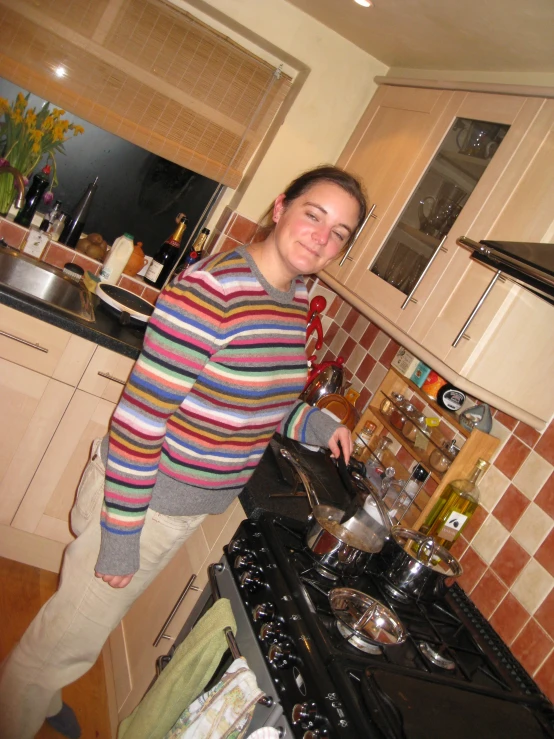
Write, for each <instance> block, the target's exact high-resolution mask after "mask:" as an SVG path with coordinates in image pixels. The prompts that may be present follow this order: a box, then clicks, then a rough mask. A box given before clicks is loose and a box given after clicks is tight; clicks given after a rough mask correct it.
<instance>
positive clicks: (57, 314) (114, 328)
mask: <svg viewBox="0 0 554 739" xmlns="http://www.w3.org/2000/svg"><path fill="white" fill-rule="evenodd" d="M0 303H3V304H4V305H7V306H9V307H10V308H14V309H15V310H20V311H21V312H22V313H27V314H28V315H30V316H34V317H35V318H39V319H40V320H41V321H46V323H50V324H52V325H53V326H57V327H58V328H62V329H64V330H65V331H69V332H70V333H72V334H76V335H77V336H81V337H82V338H83V339H88V341H92V342H94V343H95V344H98V345H99V346H105V347H106V348H107V349H111V350H112V351H114V352H117V353H118V354H123V355H124V356H126V357H130V358H131V359H136V358H137V357H138V355H139V354H140V350H141V348H142V342H143V341H144V330H142V329H135V328H130V327H128V326H122V325H121V324H120V323H119V322H118V320H117V318H115V317H114V316H113V315H112V314H110V313H109V312H108V311H107V310H106V309H105V308H104V306H103V304H102V303H101V302H100V301H99V300H98V298H97V297H96V296H94V295H93V296H92V304H93V307H94V316H95V320H94V321H93V322H89V321H85V320H83V319H81V318H78V317H77V316H73V315H71V314H69V313H65V312H64V311H62V310H59V309H57V308H56V307H54V306H50V305H47V304H46V303H43V302H42V301H41V300H38V299H36V298H33V297H32V296H31V295H26V294H25V293H21V292H19V291H17V290H12V289H11V288H9V287H8V286H7V285H2V284H0Z"/></svg>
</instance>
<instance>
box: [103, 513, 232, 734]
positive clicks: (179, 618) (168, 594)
mask: <svg viewBox="0 0 554 739" xmlns="http://www.w3.org/2000/svg"><path fill="white" fill-rule="evenodd" d="M245 517H246V516H245V513H244V510H243V508H242V506H241V504H240V502H239V501H238V500H237V501H236V502H235V503H233V504H232V505H231V506H230V507H229V509H228V510H227V511H225V513H222V514H220V515H218V516H208V517H207V518H206V519H205V520H204V522H203V523H202V525H201V526H200V527H199V528H198V529H197V530H196V531H195V532H194V534H193V536H192V537H191V538H190V539H189V540H188V541H187V542H185V544H184V545H183V546H182V547H181V549H180V550H179V552H178V553H177V554H176V555H175V557H174V558H173V560H172V561H171V562H170V563H169V565H168V566H167V567H166V568H165V569H164V570H163V571H162V572H161V573H160V574H159V575H158V577H157V578H156V579H155V580H154V582H153V583H152V584H151V585H150V586H149V587H148V589H147V590H146V591H145V592H144V593H143V594H142V595H141V597H140V598H139V599H138V600H137V601H136V602H135V604H134V605H133V607H132V608H131V610H130V611H129V612H128V613H127V615H126V616H125V618H124V619H123V620H122V622H121V623H120V624H119V626H118V627H117V628H116V629H115V631H114V632H113V633H112V635H111V636H110V640H109V647H110V653H111V655H110V656H111V659H110V660H108V662H109V663H110V664H111V669H112V671H113V675H112V676H110V677H111V679H109V680H108V685H112V684H113V686H114V690H115V701H114V702H115V705H116V706H117V714H118V716H117V720H118V721H121V720H122V719H124V718H125V717H126V716H128V715H129V714H130V713H131V711H132V710H133V709H134V708H135V706H136V705H137V703H138V702H139V701H140V699H141V698H142V696H143V695H144V693H145V692H146V690H147V689H148V686H149V685H150V683H151V682H152V680H153V679H154V677H155V675H156V659H157V658H158V657H159V656H160V655H162V654H166V653H167V652H168V651H169V649H170V647H171V643H172V641H173V639H175V638H176V637H177V636H178V634H179V632H180V630H181V628H182V627H183V625H184V623H185V621H186V619H187V617H188V616H189V614H190V612H191V610H192V608H193V607H194V605H195V603H196V601H197V599H198V597H199V595H200V593H201V591H202V590H203V589H204V588H205V587H206V585H207V583H208V575H207V567H208V565H209V564H210V563H212V562H217V561H219V559H220V558H221V555H222V553H223V546H224V545H225V544H227V543H228V542H229V540H230V539H231V537H232V535H233V534H234V532H235V530H236V529H237V527H238V525H239V523H240V522H241V521H242V520H243V519H244V518H245ZM192 575H196V578H195V580H194V586H195V587H196V588H197V589H196V590H193V589H191V590H189V591H188V593H187V595H186V596H185V599H184V600H183V602H182V603H181V605H180V607H179V609H178V611H177V613H176V614H175V616H174V617H173V619H172V621H171V624H170V625H169V626H168V627H167V629H166V631H165V634H166V637H167V638H164V639H162V640H161V641H160V643H159V644H158V646H157V647H154V646H153V643H154V640H155V638H156V636H157V634H158V633H159V631H160V629H161V627H162V626H163V624H164V623H165V621H166V619H167V617H168V615H169V613H170V612H171V610H172V608H173V606H174V605H175V603H176V602H177V600H178V598H179V596H180V594H181V592H182V591H183V588H184V587H185V585H186V584H187V582H188V580H189V579H190V577H191V576H192Z"/></svg>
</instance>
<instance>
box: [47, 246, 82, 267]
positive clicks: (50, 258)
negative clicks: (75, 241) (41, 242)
mask: <svg viewBox="0 0 554 739" xmlns="http://www.w3.org/2000/svg"><path fill="white" fill-rule="evenodd" d="M75 254H76V252H75V251H74V250H73V249H68V247H66V246H62V245H61V244H53V243H52V242H50V244H49V246H48V249H47V251H46V255H45V256H44V257H43V260H44V261H45V262H46V263H47V264H51V265H52V266H53V267H60V269H61V268H63V266H64V264H67V263H68V262H71V261H72V260H73V257H74V256H75Z"/></svg>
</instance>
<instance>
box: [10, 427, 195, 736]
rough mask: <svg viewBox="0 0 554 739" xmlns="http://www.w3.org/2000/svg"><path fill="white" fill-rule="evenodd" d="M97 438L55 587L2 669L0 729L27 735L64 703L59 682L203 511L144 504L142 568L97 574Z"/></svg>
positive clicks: (85, 663)
mask: <svg viewBox="0 0 554 739" xmlns="http://www.w3.org/2000/svg"><path fill="white" fill-rule="evenodd" d="M99 446H100V439H98V440H96V441H95V442H94V444H93V446H92V453H91V459H90V462H89V464H88V465H87V467H86V468H85V471H84V473H83V477H82V478H81V482H80V484H79V488H78V491H77V498H76V501H75V505H74V507H73V509H72V511H71V526H72V529H73V531H74V532H75V533H76V534H77V535H78V536H77V539H76V540H75V541H74V542H72V543H71V544H70V545H69V546H68V548H67V549H66V552H65V555H64V560H63V566H62V570H61V575H60V584H59V587H58V590H57V592H56V593H55V594H54V595H53V596H52V597H51V598H50V600H49V601H48V602H47V603H45V604H44V606H43V607H42V608H41V610H40V611H39V613H38V614H37V616H36V617H35V619H34V620H33V622H32V623H31V625H30V626H29V628H28V629H27V631H26V632H25V634H24V635H23V637H22V639H21V641H20V642H19V644H17V645H16V647H15V648H14V649H13V651H12V652H11V653H10V655H9V656H8V657H7V658H6V660H5V662H4V663H3V665H2V667H1V670H0V737H1V739H32V737H34V736H35V734H36V733H37V732H38V731H39V729H40V727H41V726H42V724H43V722H44V720H45V718H46V717H47V716H53V715H55V714H56V713H58V711H59V710H60V709H61V707H62V699H61V689H62V687H64V686H65V685H68V684H69V683H72V682H74V681H75V680H77V679H78V678H79V677H81V675H83V674H84V673H85V672H86V671H87V670H89V669H90V668H91V667H92V665H93V664H94V663H95V662H96V660H97V658H98V656H99V654H100V652H101V650H102V647H103V646H104V643H105V642H106V640H107V638H108V636H109V635H110V632H111V631H112V630H113V629H114V628H115V627H116V626H117V624H118V623H119V622H120V621H121V619H122V618H123V616H124V615H125V614H126V613H127V611H128V610H129V608H130V607H131V606H132V604H133V603H134V601H135V600H136V598H137V597H138V596H139V595H140V594H141V593H142V592H143V591H144V590H145V589H146V588H147V587H148V585H149V584H150V583H151V582H152V580H153V579H154V578H155V577H156V575H157V574H158V573H159V572H160V571H161V570H162V569H163V568H164V567H165V565H166V564H167V563H168V562H169V561H170V560H171V558H172V557H173V556H174V555H175V554H176V552H177V551H178V549H179V547H180V546H181V545H182V544H183V542H184V541H185V540H186V539H187V538H188V537H189V536H190V535H191V534H192V533H193V531H194V530H195V529H196V528H197V527H198V526H199V525H200V524H201V523H202V521H203V519H204V518H205V516H164V515H162V514H160V513H155V512H154V511H150V510H149V511H148V513H147V515H146V521H145V524H144V528H143V530H142V533H141V540H140V570H139V571H138V572H137V573H136V574H135V575H134V577H133V579H132V580H131V582H130V583H129V585H127V587H125V588H121V589H118V588H112V587H111V586H110V585H108V584H107V583H105V582H104V581H103V580H100V579H99V578H97V577H95V575H94V566H95V564H96V559H97V557H98V552H99V548H100V511H101V508H102V498H103V490H104V475H105V469H104V466H103V464H102V461H101V459H100V455H99Z"/></svg>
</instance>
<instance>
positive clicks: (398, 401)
mask: <svg viewBox="0 0 554 739" xmlns="http://www.w3.org/2000/svg"><path fill="white" fill-rule="evenodd" d="M391 398H392V400H393V401H394V404H393V406H392V409H391V411H390V414H389V421H390V422H391V424H392V425H393V426H394V428H396V429H398V430H399V431H400V430H401V429H402V426H403V425H404V421H405V420H406V416H405V415H404V413H403V410H404V408H403V403H404V396H403V395H400V394H399V393H391Z"/></svg>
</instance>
